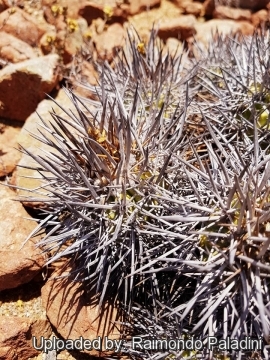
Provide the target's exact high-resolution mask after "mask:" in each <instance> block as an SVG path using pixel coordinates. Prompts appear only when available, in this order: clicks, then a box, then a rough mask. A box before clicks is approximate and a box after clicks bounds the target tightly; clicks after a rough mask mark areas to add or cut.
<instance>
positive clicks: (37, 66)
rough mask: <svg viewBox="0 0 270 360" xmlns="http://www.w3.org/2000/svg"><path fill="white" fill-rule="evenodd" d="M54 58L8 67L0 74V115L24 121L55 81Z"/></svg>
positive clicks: (46, 57)
mask: <svg viewBox="0 0 270 360" xmlns="http://www.w3.org/2000/svg"><path fill="white" fill-rule="evenodd" d="M58 59H59V57H58V55H55V54H54V55H47V56H42V57H39V58H36V59H31V60H27V61H23V62H21V63H18V64H15V65H13V64H11V65H8V66H6V67H5V68H4V69H2V70H1V71H0V99H1V100H0V116H2V117H5V118H8V119H14V120H20V121H25V120H26V118H27V117H28V116H29V115H30V114H31V113H32V112H33V111H35V109H36V107H37V105H38V103H39V102H40V101H41V100H42V99H44V98H45V96H46V95H45V94H46V93H49V92H50V91H52V89H53V88H54V87H55V86H56V84H57V81H58V74H57V64H58Z"/></svg>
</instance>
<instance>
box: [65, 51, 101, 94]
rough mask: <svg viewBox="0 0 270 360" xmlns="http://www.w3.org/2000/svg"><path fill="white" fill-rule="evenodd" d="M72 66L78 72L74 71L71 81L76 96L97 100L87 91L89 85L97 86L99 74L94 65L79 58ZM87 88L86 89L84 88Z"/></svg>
mask: <svg viewBox="0 0 270 360" xmlns="http://www.w3.org/2000/svg"><path fill="white" fill-rule="evenodd" d="M72 66H74V67H76V71H72V73H71V76H70V77H69V81H70V83H71V86H72V90H73V91H74V92H75V94H77V95H80V96H83V97H86V98H89V99H95V96H93V94H92V92H90V91H89V90H88V89H87V85H88V84H90V85H97V83H98V73H97V71H96V69H95V68H94V66H93V64H92V63H89V62H88V61H86V60H82V59H81V60H80V59H79V58H78V56H76V58H75V59H74V63H73V64H72ZM84 86H86V87H84Z"/></svg>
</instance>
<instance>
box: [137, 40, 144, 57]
mask: <svg viewBox="0 0 270 360" xmlns="http://www.w3.org/2000/svg"><path fill="white" fill-rule="evenodd" d="M137 50H138V51H139V53H140V54H142V55H145V45H144V43H143V42H140V43H139V44H138V45H137Z"/></svg>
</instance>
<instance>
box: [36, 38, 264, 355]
mask: <svg viewBox="0 0 270 360" xmlns="http://www.w3.org/2000/svg"><path fill="white" fill-rule="evenodd" d="M268 37H269V33H268V32H267V33H265V34H264V36H260V35H258V34H257V35H255V36H254V37H253V38H250V39H246V38H243V39H242V41H240V39H237V38H235V39H229V38H227V39H223V38H222V37H220V38H218V40H217V42H214V43H213V44H214V45H213V44H210V47H209V49H208V50H201V53H200V56H199V60H197V62H196V63H195V64H194V63H193V62H192V61H191V60H186V61H185V62H184V58H186V56H185V54H184V53H183V56H182V57H180V58H177V57H172V56H170V55H169V54H164V52H163V49H162V47H160V44H157V39H156V32H155V31H153V32H152V33H151V37H150V40H149V43H148V44H142V42H141V41H140V39H139V38H138V37H137V36H136V35H135V36H131V35H129V42H128V45H127V48H126V49H125V50H124V51H123V52H122V53H121V54H119V56H118V58H117V59H116V60H115V64H114V67H113V68H112V67H111V66H110V65H109V64H107V63H104V64H103V65H102V66H99V65H97V67H98V68H99V71H100V82H99V85H98V86H97V87H93V86H89V87H88V88H89V91H91V92H92V93H93V94H94V95H95V96H94V97H95V99H96V100H86V99H80V98H79V97H77V96H76V95H74V94H73V93H70V94H69V96H70V98H71V101H72V103H73V104H74V105H75V107H76V110H77V114H74V113H71V112H66V115H67V118H65V119H64V118H60V117H59V116H58V115H56V114H52V116H53V118H54V120H55V123H56V126H55V125H53V124H51V126H50V127H48V125H47V124H44V126H43V134H42V136H41V137H40V140H41V141H43V142H45V143H46V144H47V145H49V146H50V147H51V148H52V149H53V151H52V153H50V154H47V155H46V158H42V157H40V156H34V155H32V157H33V158H34V160H36V161H37V162H38V163H39V164H40V166H41V167H42V171H46V172H50V173H51V174H52V175H51V176H50V177H47V175H45V173H44V178H45V179H46V180H47V184H46V186H45V187H44V189H47V190H48V192H49V193H50V196H51V201H50V202H49V203H50V205H49V208H48V210H47V213H49V214H48V216H47V218H46V221H45V222H43V225H44V224H45V225H46V226H47V229H49V230H48V231H49V233H48V235H47V236H46V237H45V238H44V239H43V240H42V242H41V244H40V245H41V246H42V247H43V248H44V249H45V250H46V251H49V252H50V253H52V257H51V259H50V261H55V260H57V259H58V258H59V257H61V256H71V255H72V256H74V266H75V270H76V272H77V275H76V279H82V280H84V281H85V283H87V284H88V285H89V286H90V289H91V290H94V291H95V292H97V293H99V296H100V305H102V302H103V301H104V299H106V298H108V296H109V291H108V289H110V290H111V289H113V290H112V291H110V293H111V294H112V295H113V299H114V300H119V301H121V302H122V303H123V307H124V309H125V310H126V311H127V318H129V317H130V319H131V321H130V325H131V326H132V327H134V329H135V331H136V332H137V334H139V332H140V331H141V334H142V335H144V336H146V335H147V331H148V327H147V326H146V325H145V322H146V323H147V322H148V323H149V324H150V323H151V324H152V330H153V334H155V336H161V337H162V336H163V337H164V336H167V337H170V336H177V335H179V334H183V333H184V334H193V335H195V336H197V337H200V338H202V339H203V340H204V339H205V338H206V337H207V336H210V335H215V336H218V337H223V336H225V335H228V336H231V337H234V338H237V339H241V337H242V336H244V335H245V336H263V337H264V339H265V340H266V341H267V339H268V337H269V328H270V326H269V321H270V316H269V313H270V300H269V291H268V290H269V280H268V279H269V270H270V259H269V258H270V254H269V244H268V243H269V240H268V239H269V238H268V231H269V225H268V219H269V216H268V212H269V211H268V207H269V203H270V201H269V199H270V195H269V177H270V174H269V166H268V161H269V159H270V157H269V145H268V143H269V121H270V119H269V111H270V108H269V103H270V100H269V97H270V86H269V83H270V73H269V71H270V70H269V52H270V50H269V45H268V43H267V39H268ZM216 44H219V45H220V46H219V47H217V45H216ZM188 75H189V76H188ZM44 130H45V131H46V132H48V133H49V134H50V136H52V137H53V140H51V139H50V138H49V137H47V136H46V135H45V133H44ZM55 150H57V152H58V154H59V156H56V155H54V151H55ZM30 155H31V154H30ZM136 302H138V303H140V304H141V305H140V306H139V307H138V306H135V305H134V304H135V303H136ZM133 312H134V313H135V314H140V313H141V314H142V321H139V317H137V318H136V316H135V317H132V314H133ZM145 317H146V318H145ZM136 321H137V323H136ZM153 334H152V335H153ZM161 334H162V335H161ZM130 354H131V355H132V351H130ZM141 356H144V355H143V354H141ZM146 356H150V355H149V354H148V355H146ZM156 356H157V357H159V358H160V356H161V357H162V356H163V357H164V358H165V357H166V356H167V355H166V356H165V355H162V354H156ZM173 356H182V355H181V353H180V354H174V355H173ZM196 356H199V354H197V355H196ZM202 356H204V355H202ZM206 356H208V355H206ZM198 358H199V357H198Z"/></svg>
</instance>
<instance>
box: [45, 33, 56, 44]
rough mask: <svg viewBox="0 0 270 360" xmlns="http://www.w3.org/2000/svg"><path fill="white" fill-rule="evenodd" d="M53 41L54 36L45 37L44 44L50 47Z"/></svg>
mask: <svg viewBox="0 0 270 360" xmlns="http://www.w3.org/2000/svg"><path fill="white" fill-rule="evenodd" d="M54 41H55V36H54V35H47V36H46V42H47V44H48V45H52V44H53V43H54Z"/></svg>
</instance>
